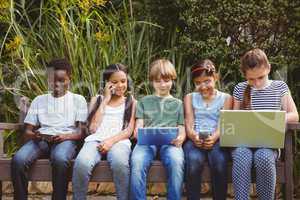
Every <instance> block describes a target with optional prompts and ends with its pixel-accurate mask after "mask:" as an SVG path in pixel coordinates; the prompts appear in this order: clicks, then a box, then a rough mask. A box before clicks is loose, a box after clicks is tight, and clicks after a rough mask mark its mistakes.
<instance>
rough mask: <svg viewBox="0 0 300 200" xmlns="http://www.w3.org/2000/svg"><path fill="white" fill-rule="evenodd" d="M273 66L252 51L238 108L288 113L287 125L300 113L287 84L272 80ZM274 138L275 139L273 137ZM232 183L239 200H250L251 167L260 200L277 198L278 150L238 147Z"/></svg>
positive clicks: (239, 87)
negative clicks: (276, 166) (270, 75)
mask: <svg viewBox="0 0 300 200" xmlns="http://www.w3.org/2000/svg"><path fill="white" fill-rule="evenodd" d="M270 70H271V65H270V64H269V61H268V59H267V56H266V54H265V53H264V52H263V51H262V50H261V49H252V50H250V51H248V52H247V53H246V54H245V55H244V56H243V57H242V58H241V71H242V73H243V75H244V76H245V78H246V80H247V81H245V82H242V83H239V84H238V85H236V86H235V88H234V92H233V96H234V109H237V110H238V109H251V110H261V109H266V110H285V111H286V122H292V121H298V119H299V117H298V113H297V109H296V106H295V103H294V101H293V98H292V96H291V94H290V92H289V88H288V86H287V85H286V83H284V82H283V81H275V80H269V78H268V75H269V73H270ZM269 139H271V138H269ZM232 158H233V169H232V180H233V187H234V194H235V199H237V200H239V199H249V192H250V183H251V168H252V166H253V165H254V167H255V169H256V191H257V195H258V198H259V199H274V196H275V184H276V168H275V164H276V163H275V162H276V158H277V151H276V150H274V149H269V148H245V147H239V148H235V149H234V150H233V152H232Z"/></svg>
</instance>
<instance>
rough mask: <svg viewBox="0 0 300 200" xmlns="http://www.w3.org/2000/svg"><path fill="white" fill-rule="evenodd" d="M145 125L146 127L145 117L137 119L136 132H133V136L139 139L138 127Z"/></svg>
mask: <svg viewBox="0 0 300 200" xmlns="http://www.w3.org/2000/svg"><path fill="white" fill-rule="evenodd" d="M143 127H144V120H143V119H136V121H135V128H134V133H133V137H134V138H135V139H137V130H138V128H143Z"/></svg>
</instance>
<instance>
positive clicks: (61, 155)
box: [11, 140, 77, 200]
mask: <svg viewBox="0 0 300 200" xmlns="http://www.w3.org/2000/svg"><path fill="white" fill-rule="evenodd" d="M76 147H77V145H76V142H75V141H70V140H67V141H64V142H61V143H57V144H49V143H47V142H45V141H33V140H30V141H28V142H27V143H26V144H25V145H23V146H22V147H21V149H20V150H19V151H18V152H17V153H16V154H15V155H14V157H13V159H12V165H11V176H12V182H13V187H14V199H16V200H23V199H27V193H28V191H27V186H28V170H29V168H30V166H31V165H32V164H33V163H34V161H36V160H37V159H38V158H41V157H44V156H48V155H50V161H51V165H52V186H53V194H52V199H54V200H64V199H66V195H67V187H68V180H67V177H68V168H69V167H70V160H71V159H73V158H74V156H75V154H76Z"/></svg>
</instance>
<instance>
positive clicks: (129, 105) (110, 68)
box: [87, 63, 133, 129]
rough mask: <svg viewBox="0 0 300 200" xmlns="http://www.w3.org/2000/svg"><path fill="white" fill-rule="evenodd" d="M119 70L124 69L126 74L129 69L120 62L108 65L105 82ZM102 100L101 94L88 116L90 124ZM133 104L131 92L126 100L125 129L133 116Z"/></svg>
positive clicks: (104, 74) (105, 71)
mask: <svg viewBox="0 0 300 200" xmlns="http://www.w3.org/2000/svg"><path fill="white" fill-rule="evenodd" d="M118 71H122V72H124V73H125V74H126V75H128V70H127V67H126V66H125V65H123V64H120V63H116V64H111V65H108V66H107V67H106V69H105V70H104V72H103V80H104V82H106V81H108V80H109V78H110V77H111V75H112V74H113V73H115V72H118ZM129 90H130V86H129V80H128V76H127V91H129ZM100 93H101V91H100ZM101 102H102V96H101V95H100V94H99V96H98V98H97V100H96V103H95V106H94V107H93V109H92V111H91V112H90V114H89V116H88V119H87V122H88V125H89V124H90V122H91V120H92V119H93V117H94V115H95V113H96V111H97V109H98V108H99V106H100V105H101ZM132 104H133V97H132V96H131V94H129V93H128V94H127V97H126V100H125V110H124V116H123V127H122V129H125V128H126V127H127V126H128V124H129V122H130V118H131V114H132Z"/></svg>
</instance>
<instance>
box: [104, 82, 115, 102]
mask: <svg viewBox="0 0 300 200" xmlns="http://www.w3.org/2000/svg"><path fill="white" fill-rule="evenodd" d="M114 91H115V86H114V84H113V83H111V82H107V83H106V85H105V88H104V93H103V95H104V99H103V101H106V102H109V101H110V99H111V96H112V94H114Z"/></svg>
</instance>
